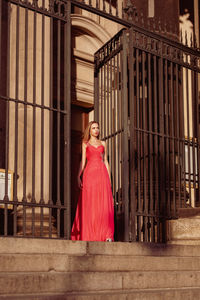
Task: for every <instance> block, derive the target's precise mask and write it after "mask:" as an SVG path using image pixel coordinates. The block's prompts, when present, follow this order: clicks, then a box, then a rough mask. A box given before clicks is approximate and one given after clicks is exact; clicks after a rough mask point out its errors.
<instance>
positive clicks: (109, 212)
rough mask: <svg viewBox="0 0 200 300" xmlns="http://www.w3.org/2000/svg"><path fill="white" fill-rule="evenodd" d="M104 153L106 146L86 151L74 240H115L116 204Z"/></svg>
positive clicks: (90, 148) (73, 232)
mask: <svg viewBox="0 0 200 300" xmlns="http://www.w3.org/2000/svg"><path fill="white" fill-rule="evenodd" d="M103 152H104V147H103V145H101V146H99V147H97V148H96V147H94V146H92V145H89V146H87V148H86V157H87V165H86V168H85V170H84V173H83V188H82V190H81V192H80V196H79V200H78V204H77V210H76V216H75V220H74V223H73V226H72V232H71V239H72V240H82V241H106V239H108V238H111V239H112V240H113V237H114V203H113V197H112V190H111V184H110V179H109V175H108V171H107V169H106V166H105V164H104V162H103V160H102V155H103Z"/></svg>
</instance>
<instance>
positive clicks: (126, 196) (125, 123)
mask: <svg viewBox="0 0 200 300" xmlns="http://www.w3.org/2000/svg"><path fill="white" fill-rule="evenodd" d="M122 41H123V42H122V43H123V51H122V54H121V65H122V77H123V81H122V83H121V84H122V95H123V98H122V99H123V106H122V120H123V121H122V124H123V128H124V132H123V152H122V153H123V173H122V174H123V175H122V178H123V179H122V180H123V182H122V193H123V199H124V221H125V224H124V241H125V242H128V241H129V238H130V236H129V192H128V191H129V182H128V180H127V179H128V178H129V163H128V158H129V153H128V90H127V83H128V78H127V75H128V70H127V51H128V41H127V33H126V32H125V31H123V33H122Z"/></svg>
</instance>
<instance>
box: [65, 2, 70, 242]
mask: <svg viewBox="0 0 200 300" xmlns="http://www.w3.org/2000/svg"><path fill="white" fill-rule="evenodd" d="M65 7H66V9H67V11H66V14H67V20H66V23H65V25H64V49H65V52H64V109H65V110H66V114H65V116H64V140H65V148H64V203H65V206H66V208H67V209H66V211H65V217H64V224H65V225H64V230H65V237H66V238H67V239H69V238H70V232H71V190H70V185H71V182H70V178H71V164H70V160H71V156H70V149H71V139H70V134H71V127H70V123H71V19H70V14H71V2H70V1H67V5H66V6H65Z"/></svg>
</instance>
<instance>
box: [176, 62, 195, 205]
mask: <svg viewBox="0 0 200 300" xmlns="http://www.w3.org/2000/svg"><path fill="white" fill-rule="evenodd" d="M175 78H176V118H177V123H176V124H177V125H176V127H177V139H178V149H177V150H178V153H177V155H178V161H177V165H178V203H177V207H178V208H180V205H181V165H180V156H181V153H180V109H179V107H180V104H179V103H180V101H181V98H180V95H179V86H178V85H179V74H178V65H177V64H176V66H175ZM193 159H194V157H193Z"/></svg>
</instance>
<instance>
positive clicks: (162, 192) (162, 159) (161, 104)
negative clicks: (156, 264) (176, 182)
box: [158, 43, 166, 242]
mask: <svg viewBox="0 0 200 300" xmlns="http://www.w3.org/2000/svg"><path fill="white" fill-rule="evenodd" d="M160 50H161V52H162V43H161V44H160ZM158 68H159V69H158V72H159V73H158V74H159V78H158V83H159V131H160V134H161V139H160V145H159V146H160V148H159V154H160V155H159V169H160V170H163V172H162V175H161V176H160V185H159V187H160V197H161V198H160V213H161V214H162V216H163V215H165V213H166V187H165V184H166V158H165V131H164V130H165V126H164V124H165V123H164V122H165V119H164V97H163V58H162V57H161V58H159V67H158ZM161 229H162V235H161V237H160V238H161V239H162V241H163V242H164V241H165V236H166V234H165V219H162V221H161Z"/></svg>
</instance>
